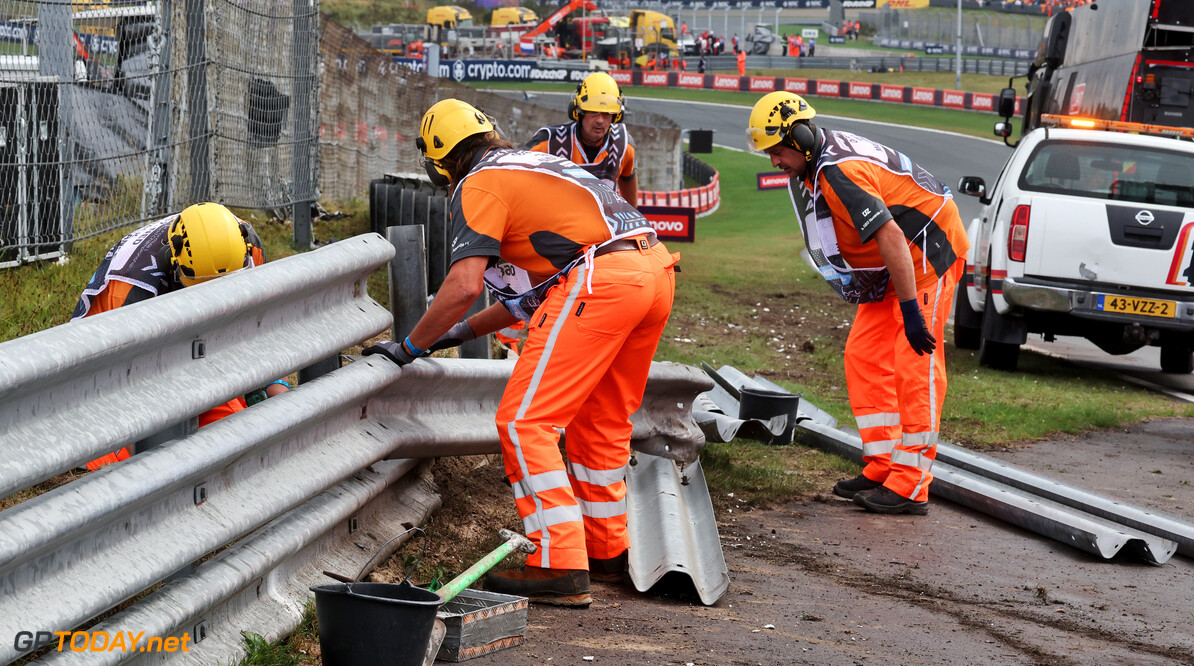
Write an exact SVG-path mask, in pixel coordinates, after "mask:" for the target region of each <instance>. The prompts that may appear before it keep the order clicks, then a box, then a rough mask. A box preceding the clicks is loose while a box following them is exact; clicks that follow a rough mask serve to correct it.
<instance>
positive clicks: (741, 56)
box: [738, 51, 746, 76]
mask: <svg viewBox="0 0 1194 666" xmlns="http://www.w3.org/2000/svg"><path fill="white" fill-rule="evenodd" d="M738 76H746V51H739V52H738Z"/></svg>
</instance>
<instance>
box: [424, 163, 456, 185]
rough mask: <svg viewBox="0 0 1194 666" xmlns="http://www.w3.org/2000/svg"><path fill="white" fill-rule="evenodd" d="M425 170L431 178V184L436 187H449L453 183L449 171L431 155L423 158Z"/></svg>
mask: <svg viewBox="0 0 1194 666" xmlns="http://www.w3.org/2000/svg"><path fill="white" fill-rule="evenodd" d="M423 170H424V171H426V172H427V177H428V178H429V179H431V184H432V185H434V186H436V187H448V186H449V185H451V184H452V179H451V178H448V172H447V171H444V170H443V169H442V168H441V167H440V165H439V164H436V162H435V160H433V159H431V158H430V157H425V158H423Z"/></svg>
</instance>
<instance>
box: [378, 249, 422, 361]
mask: <svg viewBox="0 0 1194 666" xmlns="http://www.w3.org/2000/svg"><path fill="white" fill-rule="evenodd" d="M386 239H387V240H389V241H390V244H391V245H393V246H394V250H396V253H395V254H394V258H393V259H391V260H390V272H389V273H390V313H391V314H393V315H394V327H393V330H392V332H391V338H393V339H395V340H399V339H401V338H400V337H399V336H405V335H406V333H407V332H408V331H410V330H411V329H412V328H414V327H415V324H416V323H418V321H419V318H420V317H422V316H423V313H425V312H427V268H426V265H427V259H426V250H425V244H424V240H423V226H422V225H411V226H402V227H387V228H386Z"/></svg>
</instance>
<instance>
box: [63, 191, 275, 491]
mask: <svg viewBox="0 0 1194 666" xmlns="http://www.w3.org/2000/svg"><path fill="white" fill-rule="evenodd" d="M263 263H265V252H264V250H263V249H262V244H261V239H260V238H259V237H258V236H257V232H255V231H254V230H253V227H252V225H250V224H249V223H248V222H245V221H243V220H241V219H240V218H238V217H236V215H234V214H233V213H232V211H230V210H228V209H227V208H225V207H224V206H221V205H220V204H217V203H201V204H195V205H193V206H189V207H187V208H186V209H184V210H183V211H182V212H181V213H179V214H176V215H170V216H168V217H164V218H162V219H160V220H156V221H154V222H150V223H149V224H146V225H145V226H143V227H141V228H140V229H137V230H136V231H134V232H132V233H131V234H128V235H127V236H125V237H124V238H121V239H120V240H119V241H117V242H116V244H115V245H113V246H112V248H111V249H110V250H108V253H107V254H106V255H105V256H104V259H103V261H101V262H100V265H99V268H97V269H96V270H95V273H94V274H93V275H92V276H91V280H90V281H89V282H88V283H87V286H86V287H84V288H83V293H82V295H81V296H79V302H78V303H77V304H76V305H75V310H74V313H73V314H72V315H71V321H74V320H76V319H82V318H83V317H91V316H94V315H97V314H100V313H101V312H107V311H109V310H115V309H116V308H120V307H123V306H126V305H131V304H133V303H139V302H141V301H145V300H149V299H151V298H154V297H156V296H161V295H163V294H167V293H170V292H172V291H176V290H178V289H182V288H183V287H190V286H193V285H196V284H199V283H200V282H206V281H208V280H211V279H213V278H217V277H220V276H222V275H227V274H229V273H233V272H235V271H238V270H240V269H242V268H248V267H251V266H259V265H261V264H263ZM288 387H289V385H288V384H287V383H286V382H285V381H284V380H278V381H276V382H273V383H271V384H270V385H269V386H267V387H264V388H263V390H264V391H265V394H266V395H268V396H271V397H272V396H274V395H277V394H279V393H282V392H284V391H285V390H287V388H288ZM245 406H246V403H245V400H244V399H243V398H234V399H233V400H231V401H229V402H228V403H226V404H222V405H217V406H216V407H213V408H212V409H210V410H208V411H206V412H204V413H203V414H200V415H199V426H200V427H202V426H205V425H207V424H209V423H212V422H214V421H217V420H219V419H221V418H223V417H225V416H228V415H230V414H232V413H234V412H237V411H240V410H242V409H244V408H245ZM128 457H129V451H128V449H127V448H123V449H120V450H119V451H116V452H114V453H109V454H107V455H105V456H102V457H100V458H97V459H95V460H93V461H91V462H90V463H88V464H87V468H88V469H97V468H99V467H100V466H102V465H106V464H108V463H114V462H118V461H120V460H124V459H125V458H128Z"/></svg>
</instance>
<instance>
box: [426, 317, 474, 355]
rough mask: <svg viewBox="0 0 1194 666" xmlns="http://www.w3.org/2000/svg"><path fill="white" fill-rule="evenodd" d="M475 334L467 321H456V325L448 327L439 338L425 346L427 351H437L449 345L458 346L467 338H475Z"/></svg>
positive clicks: (467, 339) (449, 346)
mask: <svg viewBox="0 0 1194 666" xmlns="http://www.w3.org/2000/svg"><path fill="white" fill-rule="evenodd" d="M476 339H477V334H476V333H473V327H472V326H469V325H468V321H458V322H456V325H455V326H453V327H452V328H449V329H448V332H447V333H444V334H443V335H441V336H439V339H438V340H436V341H435V342H433V343H431V346H430V347H428V348H427V351H429V352H435V351H439V350H441V349H448V348H451V347H459V346H460V345H462V344H464V343H466V342H468V341H469V340H476Z"/></svg>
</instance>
